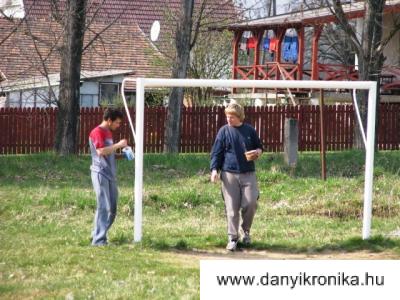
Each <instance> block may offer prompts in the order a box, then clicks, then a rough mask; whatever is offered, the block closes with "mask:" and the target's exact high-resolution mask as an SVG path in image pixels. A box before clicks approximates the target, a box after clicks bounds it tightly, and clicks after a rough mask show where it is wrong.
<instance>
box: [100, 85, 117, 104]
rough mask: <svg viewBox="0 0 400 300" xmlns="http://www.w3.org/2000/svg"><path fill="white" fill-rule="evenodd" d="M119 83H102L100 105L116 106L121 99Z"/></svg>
mask: <svg viewBox="0 0 400 300" xmlns="http://www.w3.org/2000/svg"><path fill="white" fill-rule="evenodd" d="M119 90H120V86H119V84H118V83H100V103H101V104H103V105H108V104H116V102H118V99H119V97H120V95H119Z"/></svg>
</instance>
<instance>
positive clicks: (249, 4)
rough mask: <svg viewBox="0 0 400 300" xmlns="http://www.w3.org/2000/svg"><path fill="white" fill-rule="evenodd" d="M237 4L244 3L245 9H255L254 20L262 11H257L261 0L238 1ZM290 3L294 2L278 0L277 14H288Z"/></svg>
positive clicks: (253, 12)
mask: <svg viewBox="0 0 400 300" xmlns="http://www.w3.org/2000/svg"><path fill="white" fill-rule="evenodd" d="M236 2H238V3H242V4H243V5H244V7H245V8H254V7H255V9H253V11H252V18H256V17H257V14H259V13H260V10H259V9H257V5H256V4H257V3H259V2H260V0H236ZM289 2H293V0H292V1H290V0H276V3H277V14H283V13H286V11H285V9H286V8H287V5H288V3H289ZM261 17H265V16H261Z"/></svg>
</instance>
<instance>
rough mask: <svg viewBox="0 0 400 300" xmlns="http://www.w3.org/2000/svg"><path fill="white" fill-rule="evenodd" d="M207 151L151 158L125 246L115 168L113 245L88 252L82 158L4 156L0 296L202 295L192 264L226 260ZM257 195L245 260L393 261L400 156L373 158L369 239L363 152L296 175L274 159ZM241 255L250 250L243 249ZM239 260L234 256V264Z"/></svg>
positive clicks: (125, 184)
mask: <svg viewBox="0 0 400 300" xmlns="http://www.w3.org/2000/svg"><path fill="white" fill-rule="evenodd" d="M208 163H209V155H207V154H182V155H158V154H157V155H156V154H148V155H146V156H145V161H144V170H145V174H144V224H143V241H142V243H139V244H134V243H132V236H133V228H132V227H133V200H132V195H133V174H134V169H133V164H132V163H130V162H127V161H119V162H118V174H119V175H118V178H119V189H120V199H119V206H118V216H117V219H116V222H115V224H114V225H113V227H112V229H111V231H110V233H109V239H110V245H109V246H107V247H91V246H90V231H91V228H92V222H93V213H94V209H95V200H94V193H93V191H92V186H91V181H90V176H89V165H90V159H89V157H87V156H81V157H58V156H56V155H53V154H49V153H47V154H37V155H18V156H0V182H1V185H0V220H1V221H0V298H2V299H3V298H5V299H9V298H18V299H20V298H27V299H32V298H40V299H46V298H47V299H54V298H59V299H64V298H65V297H66V296H68V297H70V298H71V297H72V296H73V297H74V298H75V299H81V298H82V299H84V298H96V299H198V298H199V259H200V258H203V257H205V256H206V255H210V254H211V255H214V256H217V257H220V256H228V257H229V256H230V255H229V254H226V253H225V252H224V247H225V243H226V235H225V228H226V224H225V218H224V205H223V202H222V199H221V196H220V190H219V185H213V184H210V183H209V172H208ZM257 164H258V165H257V168H258V179H259V184H260V191H261V196H260V199H259V208H258V211H257V215H256V218H255V222H254V225H253V230H252V235H253V240H254V243H253V245H252V246H251V247H250V248H249V249H245V251H244V252H243V253H244V256H246V253H247V254H248V255H253V254H255V253H260V256H259V257H260V258H262V257H264V256H262V255H263V254H262V253H267V254H268V253H274V254H276V255H278V256H279V257H281V258H286V257H287V256H290V255H297V254H299V255H304V256H307V255H309V254H310V253H312V254H315V255H317V256H318V255H324V254H325V253H330V254H331V255H333V257H334V256H335V254H342V253H348V254H350V255H352V256H351V257H352V258H357V257H358V255H360V253H365V252H367V253H369V252H371V253H375V254H379V257H380V258H393V257H399V258H400V239H399V238H398V237H396V236H392V235H390V234H391V233H393V232H395V231H399V229H400V217H399V216H400V177H399V174H400V152H398V151H393V152H380V153H378V154H377V156H376V158H375V172H374V183H375V184H374V202H373V214H374V218H373V224H372V234H373V235H372V238H371V239H369V240H367V241H363V240H362V239H361V238H360V235H361V227H362V205H363V203H362V199H363V186H364V167H363V165H364V155H363V153H362V152H357V151H349V152H333V153H328V155H327V169H328V173H327V175H328V179H327V181H326V182H324V181H321V180H320V162H319V153H303V154H301V155H300V158H299V164H298V166H297V168H296V170H295V171H294V173H292V172H291V170H290V169H289V168H288V167H286V166H285V165H284V163H283V159H282V156H281V155H280V154H265V155H264V156H263V157H262V159H261V160H260V161H259V162H258V163H257ZM247 251H248V252H247ZM233 257H235V256H233Z"/></svg>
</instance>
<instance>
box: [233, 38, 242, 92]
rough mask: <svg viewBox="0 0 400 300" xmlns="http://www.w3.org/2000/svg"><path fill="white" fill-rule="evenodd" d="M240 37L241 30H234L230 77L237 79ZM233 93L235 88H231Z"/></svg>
mask: <svg viewBox="0 0 400 300" xmlns="http://www.w3.org/2000/svg"><path fill="white" fill-rule="evenodd" d="M241 38H242V31H235V36H234V38H233V41H232V48H233V64H232V79H237V66H238V56H239V42H240V39H241ZM234 93H236V89H235V88H232V94H234Z"/></svg>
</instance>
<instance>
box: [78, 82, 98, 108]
mask: <svg viewBox="0 0 400 300" xmlns="http://www.w3.org/2000/svg"><path fill="white" fill-rule="evenodd" d="M80 93H81V103H80V105H81V107H96V106H99V83H98V82H93V81H85V82H83V83H82V85H81V89H80Z"/></svg>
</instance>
